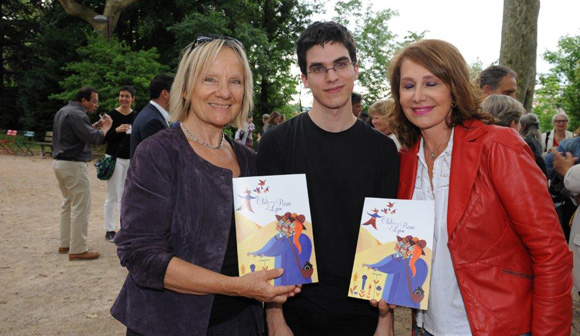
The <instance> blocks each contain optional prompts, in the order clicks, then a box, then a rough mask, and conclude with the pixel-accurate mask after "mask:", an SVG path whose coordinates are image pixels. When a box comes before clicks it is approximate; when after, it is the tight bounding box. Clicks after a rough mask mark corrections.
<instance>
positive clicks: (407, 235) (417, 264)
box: [348, 197, 435, 309]
mask: <svg viewBox="0 0 580 336" xmlns="http://www.w3.org/2000/svg"><path fill="white" fill-rule="evenodd" d="M434 216H435V215H434V202H433V201H412V200H397V199H386V198H368V197H367V198H366V199H365V202H364V206H363V213H362V218H361V227H360V231H359V237H358V243H357V248H356V255H355V259H354V265H353V270H352V275H351V281H350V285H349V290H348V296H350V297H354V298H358V299H364V300H371V299H375V300H377V301H378V300H380V299H385V301H386V302H387V303H390V304H396V305H399V306H406V307H411V308H419V309H427V307H428V298H429V282H430V278H431V258H432V246H433V245H432V244H433V226H434V218H435V217H434Z"/></svg>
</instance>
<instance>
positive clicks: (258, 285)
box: [237, 268, 301, 303]
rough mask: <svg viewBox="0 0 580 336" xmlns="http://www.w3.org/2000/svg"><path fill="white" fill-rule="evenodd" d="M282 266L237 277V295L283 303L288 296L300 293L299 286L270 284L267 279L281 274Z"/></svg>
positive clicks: (282, 271)
mask: <svg viewBox="0 0 580 336" xmlns="http://www.w3.org/2000/svg"><path fill="white" fill-rule="evenodd" d="M283 273H284V270H283V269H282V268H277V269H273V270H265V271H257V272H252V273H248V274H246V275H244V276H242V277H239V278H237V279H238V281H239V283H238V286H239V290H238V293H237V294H238V295H239V296H245V297H249V298H252V299H255V300H258V301H262V302H276V303H284V302H286V299H287V298H288V297H292V296H294V295H295V294H298V293H300V291H301V288H300V287H299V286H295V285H292V286H272V285H271V284H270V283H269V282H268V281H269V280H271V279H275V278H277V277H279V276H281V275H282V274H283Z"/></svg>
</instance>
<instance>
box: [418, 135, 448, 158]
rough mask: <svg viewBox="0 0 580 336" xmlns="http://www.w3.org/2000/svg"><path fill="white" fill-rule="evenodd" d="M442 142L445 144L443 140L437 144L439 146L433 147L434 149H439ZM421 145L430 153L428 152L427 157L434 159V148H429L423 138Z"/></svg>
mask: <svg viewBox="0 0 580 336" xmlns="http://www.w3.org/2000/svg"><path fill="white" fill-rule="evenodd" d="M447 142H449V140H448V141H447ZM443 144H445V142H443V143H441V144H439V146H437V147H435V150H437V151H438V150H439V147H441V146H442V145H443ZM423 145H424V146H425V148H426V149H427V150H428V151H429V153H430V154H429V158H430V159H431V160H435V151H434V150H431V148H429V146H427V142H426V141H425V139H423Z"/></svg>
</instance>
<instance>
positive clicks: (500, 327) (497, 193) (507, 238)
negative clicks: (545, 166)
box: [398, 121, 572, 336]
mask: <svg viewBox="0 0 580 336" xmlns="http://www.w3.org/2000/svg"><path fill="white" fill-rule="evenodd" d="M418 150H419V142H417V143H416V144H415V145H414V146H413V147H412V148H411V149H409V150H407V151H401V153H400V156H401V169H400V175H399V176H400V177H399V178H400V180H399V191H398V195H399V198H402V199H410V198H412V196H413V190H414V187H415V177H416V175H417V152H418ZM447 230H448V233H449V243H448V246H449V250H450V252H451V259H452V260H453V267H454V269H455V274H456V276H457V282H458V284H459V288H460V291H461V295H462V297H463V301H464V303H465V308H466V310H467V318H468V319H469V325H470V327H471V331H472V333H473V335H494V336H497V335H520V334H523V333H526V332H528V331H532V334H533V335H568V336H569V335H570V333H571V323H572V297H571V289H572V254H571V252H570V251H569V250H568V247H567V246H566V241H565V239H564V234H563V233H562V229H561V228H560V224H559V223H558V217H557V215H556V212H555V210H554V206H553V204H552V200H551V198H550V195H549V194H548V189H547V186H546V179H545V176H544V175H543V174H542V172H541V171H540V169H539V168H538V166H537V165H536V163H535V162H534V159H533V157H532V153H531V151H530V149H529V147H528V146H527V145H526V144H525V142H524V141H523V140H522V139H521V137H520V136H518V135H516V134H515V133H514V131H513V130H510V129H509V128H505V127H497V126H486V125H484V124H483V123H481V122H479V121H468V122H466V123H465V126H455V132H454V137H453V153H452V157H451V175H450V183H449V208H448V212H447Z"/></svg>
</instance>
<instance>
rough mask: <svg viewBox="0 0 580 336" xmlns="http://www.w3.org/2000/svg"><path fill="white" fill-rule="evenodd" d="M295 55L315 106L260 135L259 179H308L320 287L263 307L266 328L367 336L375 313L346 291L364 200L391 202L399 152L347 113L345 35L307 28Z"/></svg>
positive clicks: (348, 42) (349, 44)
mask: <svg viewBox="0 0 580 336" xmlns="http://www.w3.org/2000/svg"><path fill="white" fill-rule="evenodd" d="M296 49H297V54H298V63H299V66H300V70H301V72H302V82H303V83H304V85H305V86H306V87H307V88H310V90H311V91H312V95H313V96H314V101H313V106H312V109H311V110H310V111H309V112H308V113H303V114H301V115H299V116H297V117H296V118H293V119H291V120H289V121H287V122H285V123H283V124H281V125H280V126H278V127H277V128H275V129H274V130H272V131H271V132H266V134H264V137H263V138H262V142H261V144H260V150H259V151H258V172H259V173H260V174H263V175H274V174H306V179H307V183H308V197H309V200H310V209H311V212H312V226H313V230H314V231H313V232H314V244H315V248H316V259H317V264H318V276H319V283H317V284H312V285H304V287H303V288H302V293H301V294H300V295H297V296H296V297H295V298H292V299H289V300H288V302H287V303H285V304H284V306H283V307H282V305H268V306H267V322H268V328H269V329H270V333H278V332H284V331H286V332H287V331H289V329H290V330H291V331H292V332H293V333H294V334H295V335H372V334H373V333H374V332H375V330H376V329H377V321H378V311H377V309H376V308H373V307H371V305H370V304H369V303H368V302H365V301H363V300H357V299H352V298H348V296H347V293H348V284H349V280H350V275H351V270H352V265H353V261H354V255H355V250H356V244H357V239H358V232H359V227H360V219H361V213H362V206H363V202H364V198H365V197H391V198H394V197H396V192H397V181H398V176H399V158H398V155H397V150H396V147H395V144H394V143H393V141H392V140H391V139H389V138H388V137H386V136H385V135H383V134H381V133H379V132H377V131H375V130H374V129H372V127H371V126H370V125H368V124H366V123H364V122H362V121H361V120H358V119H357V118H356V117H355V116H354V114H353V113H352V105H351V93H352V90H353V86H354V81H355V80H356V79H357V76H358V65H357V64H356V47H355V43H354V39H353V37H352V35H351V34H350V33H349V32H348V30H347V29H346V28H345V27H343V26H341V25H339V24H338V23H335V22H316V23H313V24H312V25H311V26H309V27H308V28H307V29H306V30H305V31H304V32H303V33H302V35H301V36H300V38H299V39H298V42H297V48H296ZM383 320H385V319H381V323H382V321H383ZM288 328H289V329H288Z"/></svg>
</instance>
